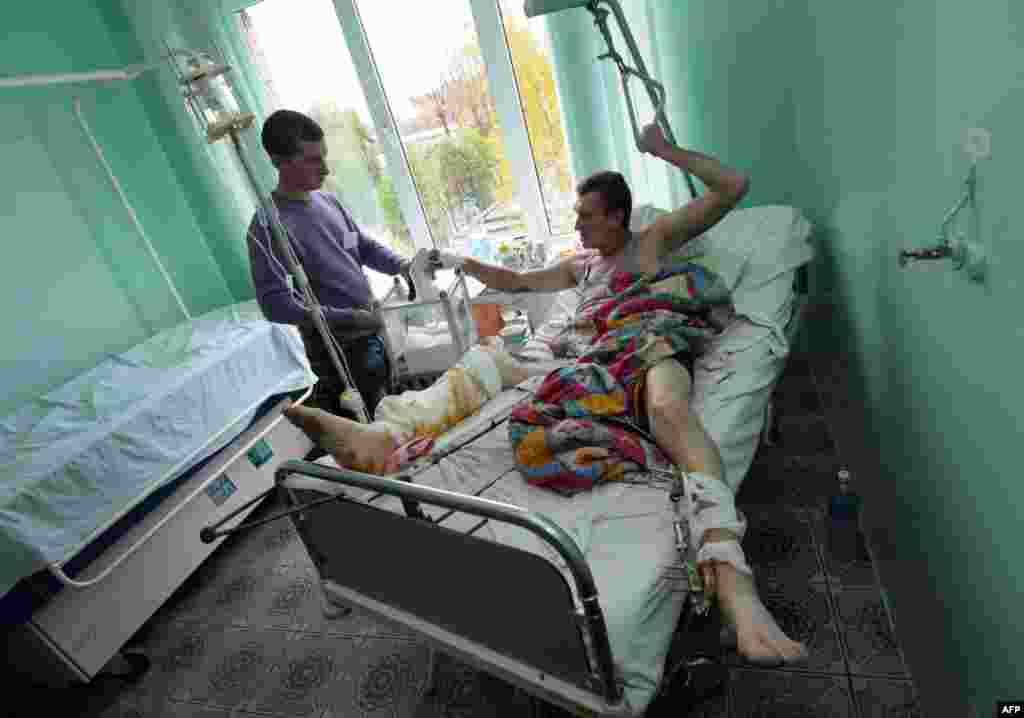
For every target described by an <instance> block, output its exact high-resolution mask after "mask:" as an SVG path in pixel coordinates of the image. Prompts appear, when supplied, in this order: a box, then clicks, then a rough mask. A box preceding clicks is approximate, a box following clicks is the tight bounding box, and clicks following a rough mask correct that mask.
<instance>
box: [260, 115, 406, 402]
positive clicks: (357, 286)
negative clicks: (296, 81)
mask: <svg viewBox="0 0 1024 718" xmlns="http://www.w3.org/2000/svg"><path fill="white" fill-rule="evenodd" d="M262 141H263V149H264V150H266V152H267V154H268V155H269V156H270V161H271V162H272V163H273V164H274V167H276V168H277V171H278V183H277V187H276V189H275V190H274V192H273V194H272V197H273V201H274V205H275V206H276V207H277V211H278V214H279V216H280V219H281V224H282V225H283V226H284V228H285V229H286V230H287V234H288V240H289V242H290V243H291V246H292V248H293V249H294V251H295V254H296V255H297V256H298V258H299V262H300V263H301V264H302V266H303V268H304V269H305V272H306V275H307V276H308V277H309V284H310V287H311V288H312V290H313V292H314V293H315V294H316V297H317V299H318V300H319V302H320V304H321V305H322V306H323V308H324V314H325V318H326V320H327V325H328V326H329V327H330V329H331V333H332V334H333V335H334V337H335V338H336V339H337V340H338V343H339V344H340V345H341V348H342V353H343V354H344V357H345V360H346V361H347V363H348V370H349V372H350V373H351V375H352V380H353V381H354V382H355V385H356V387H357V388H358V389H359V392H360V393H361V394H362V396H363V400H364V401H365V402H366V408H367V411H368V412H369V413H370V415H371V417H372V415H373V410H374V408H375V407H376V406H377V402H379V401H380V399H381V398H382V397H383V396H384V395H385V394H386V393H387V389H388V374H389V366H388V358H387V354H386V352H385V350H384V342H383V340H382V339H381V337H380V331H381V329H382V327H381V325H380V322H379V321H378V319H377V317H376V316H375V315H374V314H373V312H372V311H371V302H372V301H373V299H374V297H373V293H372V291H371V288H370V283H369V281H368V280H367V278H366V275H365V274H364V273H363V267H369V268H371V269H374V270H376V271H378V272H381V273H383V274H388V275H391V276H395V275H397V274H400V273H401V274H405V273H406V271H407V261H406V260H404V259H402V258H401V257H399V256H398V255H397V254H395V253H394V252H393V251H391V250H390V249H389V248H387V247H385V246H384V245H382V244H380V243H379V242H375V241H374V240H372V239H370V238H369V237H367V236H366V235H365V234H363V232H362V231H361V230H360V229H359V227H358V226H357V225H356V223H355V222H354V221H353V219H352V217H351V215H349V213H348V212H347V211H346V210H345V208H344V207H342V206H341V203H340V202H339V201H338V200H337V198H336V197H334V195H332V194H330V193H328V192H324V191H322V190H321V189H320V187H321V185H323V182H324V180H325V179H326V177H327V175H328V172H329V171H328V169H327V163H326V158H327V144H326V142H325V141H324V132H323V130H322V129H321V128H320V126H319V125H318V124H317V123H316V122H315V121H314V120H312V119H311V118H309V117H307V116H306V115H303V114H301V113H299V112H293V111H291V110H279V111H277V112H275V113H273V114H272V115H271V116H270V117H268V118H267V120H266V122H265V123H264V124H263V133H262ZM269 220H270V218H269V217H266V216H265V212H264V211H263V210H262V209H260V210H257V212H256V216H255V217H254V218H253V220H252V223H251V224H250V226H249V234H248V245H249V260H250V266H251V268H252V278H253V284H254V285H255V287H256V296H257V298H258V300H259V304H260V308H261V309H262V310H263V313H264V315H265V316H266V317H267V319H269V320H270V321H272V322H277V323H281V324H294V325H296V326H298V328H299V331H300V333H301V335H302V339H303V343H304V344H305V346H306V353H307V354H308V355H309V361H310V365H311V366H312V368H313V371H314V372H315V373H316V375H317V376H318V377H320V381H319V382H318V383H317V385H316V388H315V389H314V392H313V396H312V397H311V401H310V403H311V404H312V405H313V406H317V407H319V408H321V409H323V410H325V411H329V412H331V413H332V414H339V415H342V416H350V417H352V418H356V417H355V416H353V414H352V412H350V411H348V410H347V409H345V408H344V407H342V405H341V403H340V401H339V395H340V394H341V392H342V391H344V390H345V388H346V384H345V381H344V379H343V378H342V377H341V376H340V375H339V373H338V371H337V369H336V368H335V366H334V364H333V363H332V362H331V359H330V354H329V353H328V350H327V346H326V345H325V344H324V340H323V338H322V337H321V336H320V333H319V332H318V331H317V329H316V326H315V325H314V324H313V321H312V318H311V317H310V314H309V312H308V311H307V309H306V308H305V307H304V306H303V303H302V297H301V295H300V294H299V293H298V291H297V289H295V288H294V287H293V285H292V282H291V280H292V278H291V277H290V276H289V270H288V268H287V264H286V263H285V258H284V257H281V256H280V252H279V251H277V249H276V248H275V246H274V241H273V236H272V235H271V232H270V224H269Z"/></svg>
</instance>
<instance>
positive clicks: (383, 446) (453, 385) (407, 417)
mask: <svg viewBox="0 0 1024 718" xmlns="http://www.w3.org/2000/svg"><path fill="white" fill-rule="evenodd" d="M500 349H501V347H500V343H495V342H488V343H486V344H485V345H482V346H478V347H474V348H472V349H470V350H469V351H468V352H466V354H465V355H464V356H463V358H462V360H461V361H459V363H458V364H456V365H455V366H453V367H452V368H451V369H449V370H448V371H446V372H445V373H444V374H443V375H442V376H441V378H440V379H438V380H437V381H436V382H434V384H433V385H432V386H430V387H428V388H426V389H423V390H421V391H407V392H404V393H402V394H400V395H398V396H386V397H384V398H383V399H381V401H380V403H379V404H378V405H377V409H376V411H375V412H374V415H375V417H376V421H374V422H373V423H372V424H360V423H359V422H355V421H351V420H349V419H345V418H343V417H340V416H335V415H333V414H329V413H328V412H325V411H321V410H319V409H310V408H307V407H304V406H292V407H289V408H288V409H286V410H285V412H284V413H285V415H286V416H287V417H288V419H289V420H290V421H291V422H292V423H293V424H295V425H296V426H298V427H299V428H301V429H302V430H303V431H305V432H306V434H308V435H309V437H310V438H311V439H313V441H315V442H316V443H317V444H318V445H319V446H320V447H321V448H322V449H323V450H324V451H327V452H328V453H330V454H331V455H332V456H333V457H334V460H335V461H337V462H338V464H339V465H340V466H345V467H348V468H352V469H356V470H359V471H364V472H366V473H371V474H386V473H392V472H394V471H397V469H398V466H399V464H400V463H401V460H402V454H401V451H399V449H401V448H402V447H404V446H406V445H408V444H409V442H411V441H414V440H416V439H421V438H425V437H433V436H437V435H439V434H441V433H442V432H444V431H445V430H446V429H449V428H451V427H452V426H454V425H455V424H457V423H458V422H460V421H462V420H463V419H465V418H466V417H467V416H471V415H472V414H473V413H475V412H476V411H477V410H479V409H480V407H481V406H483V405H484V403H485V402H487V401H488V400H489V399H492V398H494V397H495V396H496V395H497V394H498V392H500V391H501V390H502V389H503V388H508V387H511V386H515V385H516V384H518V383H520V382H522V381H524V380H525V379H528V378H529V376H530V372H529V371H528V370H526V369H523V368H522V367H521V366H520V365H519V364H518V363H516V361H515V360H514V359H513V358H512V357H511V356H509V355H508V354H507V353H505V352H503V351H501V350H500Z"/></svg>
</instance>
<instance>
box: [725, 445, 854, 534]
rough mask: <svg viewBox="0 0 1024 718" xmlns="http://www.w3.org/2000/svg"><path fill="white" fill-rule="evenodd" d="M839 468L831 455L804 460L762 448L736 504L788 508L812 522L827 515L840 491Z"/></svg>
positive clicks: (827, 453) (838, 462)
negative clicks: (792, 508)
mask: <svg viewBox="0 0 1024 718" xmlns="http://www.w3.org/2000/svg"><path fill="white" fill-rule="evenodd" d="M840 468H842V462H841V460H840V459H839V457H838V456H836V455H835V454H834V453H832V452H826V453H821V454H815V455H811V456H802V455H796V454H793V453H792V452H788V451H774V450H771V449H767V448H764V447H762V448H761V449H758V453H757V455H756V456H755V457H754V463H753V465H752V466H751V467H750V473H749V474H748V475H747V478H746V479H745V480H744V481H743V484H742V485H741V486H740V490H739V493H738V494H737V496H736V501H737V502H738V503H739V504H740V505H744V504H747V505H752V504H777V503H781V504H786V505H788V506H792V507H796V508H798V509H799V513H800V515H801V516H802V517H804V518H807V519H809V518H811V517H813V516H817V515H820V514H822V513H823V512H824V509H825V506H826V505H827V502H828V498H829V497H830V496H831V495H832V494H834V493H835V491H836V490H837V487H838V482H837V478H836V476H837V474H838V472H839V469H840Z"/></svg>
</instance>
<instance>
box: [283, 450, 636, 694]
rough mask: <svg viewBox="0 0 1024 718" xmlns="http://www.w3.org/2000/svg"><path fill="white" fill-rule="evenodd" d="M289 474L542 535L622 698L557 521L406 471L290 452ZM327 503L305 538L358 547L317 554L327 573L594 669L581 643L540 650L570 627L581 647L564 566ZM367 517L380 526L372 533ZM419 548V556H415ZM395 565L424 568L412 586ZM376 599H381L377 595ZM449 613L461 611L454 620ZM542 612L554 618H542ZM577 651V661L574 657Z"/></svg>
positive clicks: (593, 595) (504, 641) (591, 589)
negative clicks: (293, 456) (377, 471)
mask: <svg viewBox="0 0 1024 718" xmlns="http://www.w3.org/2000/svg"><path fill="white" fill-rule="evenodd" d="M292 474H298V475H302V476H309V477H313V478H318V479H323V480H326V481H331V482H336V483H340V484H343V485H345V486H351V487H354V488H359V489H364V490H368V491H372V492H377V493H381V494H387V495H390V496H394V497H397V498H399V499H401V500H402V501H403V502H409V503H425V504H429V505H434V506H440V507H442V508H447V509H451V510H455V511H462V512H465V513H468V514H472V515H474V516H479V517H482V518H487V519H492V520H495V521H500V522H504V523H508V524H512V525H515V526H519V527H520V528H523V529H526V530H527V531H530V532H531V533H533V534H534V535H536V536H538V537H539V538H540V539H541V540H542V541H544V542H545V543H547V544H548V545H549V546H551V547H552V548H553V549H554V550H555V551H557V552H558V555H559V556H561V557H562V559H563V560H564V561H565V563H566V566H567V567H568V569H569V572H570V574H571V575H572V577H573V581H574V582H575V584H576V589H577V593H578V595H579V597H580V600H581V602H582V604H583V608H584V618H585V620H586V621H587V622H588V624H589V627H590V629H591V630H590V631H589V633H590V636H591V637H592V639H593V646H592V647H593V651H594V655H595V661H596V663H597V666H596V668H597V670H598V672H599V674H600V677H601V683H602V684H603V685H602V686H601V688H602V690H603V694H604V697H605V699H606V700H607V701H608V702H609V703H610V704H612V705H617V704H619V703H620V702H621V700H622V688H621V686H620V685H619V683H618V681H617V680H616V677H615V668H614V662H613V660H612V654H611V646H610V644H609V641H608V631H607V626H606V625H605V621H604V614H603V612H602V611H601V607H600V604H599V602H598V594H597V586H596V584H595V582H594V577H593V574H591V572H590V567H589V566H588V565H587V562H586V559H585V558H584V556H583V554H582V553H581V552H580V550H579V548H578V547H577V546H576V543H575V542H574V541H573V539H572V537H571V536H569V535H568V534H567V533H566V532H565V531H563V530H562V528H561V527H559V526H558V525H557V524H556V523H554V522H553V521H551V520H550V519H548V518H547V517H545V516H543V515H540V514H536V513H533V512H530V511H527V510H526V509H523V508H521V507H519V506H514V505H511V504H506V503H501V502H498V501H492V500H490V499H483V498H479V497H476V496H468V495H465V494H460V493H457V492H453V491H445V490H443V489H436V488H433V487H429V486H420V485H417V484H413V483H410V482H409V480H408V477H404V476H401V475H399V476H397V477H395V478H387V477H382V476H372V475H369V474H362V473H359V472H355V471H351V470H348V469H336V468H332V467H328V466H324V465H321V464H314V463H310V462H307V461H298V460H291V461H286V462H284V463H282V464H281V465H280V466H279V467H278V468H277V471H276V473H275V479H276V482H277V484H278V485H281V484H282V483H283V482H284V481H286V480H287V478H288V476H289V475H292ZM328 508H329V509H330V510H331V511H333V512H335V513H336V514H337V516H336V518H335V520H319V519H318V520H317V521H315V522H313V521H304V520H302V519H301V518H300V520H299V521H297V525H298V526H300V527H301V528H300V531H310V532H311V533H310V534H308V535H307V536H305V537H304V538H306V539H308V540H307V544H311V545H312V546H316V547H323V546H325V545H332V546H340V547H355V546H358V547H359V550H358V551H352V552H348V553H345V552H344V548H342V550H341V551H339V553H338V554H337V555H338V558H339V560H337V561H336V562H335V563H332V562H331V560H330V558H328V557H324V556H323V555H320V556H314V560H317V562H318V563H320V562H321V561H323V564H322V565H323V566H324V568H325V570H326V575H322V576H321V577H322V578H324V579H333V580H335V581H336V582H338V583H341V584H343V585H346V584H351V583H352V582H353V581H354V580H358V581H365V582H366V583H367V585H370V586H373V590H370V591H368V592H369V593H371V595H372V593H373V591H378V592H384V593H386V594H387V598H388V601H389V602H390V601H393V602H394V603H396V604H397V605H399V606H400V607H402V608H405V609H406V610H409V611H410V612H412V613H416V614H418V615H423V613H424V612H426V613H427V614H428V615H423V617H424V618H428V619H431V618H432V619H434V620H436V621H437V623H439V624H440V625H446V624H447V625H446V627H448V626H451V625H455V624H457V625H458V626H459V630H460V631H462V632H464V633H465V632H466V630H467V629H469V630H470V631H475V632H476V635H473V636H470V637H471V638H474V639H476V640H479V641H480V642H481V643H484V644H490V645H495V644H501V646H502V648H504V649H506V650H507V649H509V648H512V649H514V650H515V651H516V653H517V654H518V655H521V656H524V657H525V656H529V658H530V660H529V661H528V663H530V664H532V665H536V666H538V667H540V666H548V670H550V672H551V674H552V675H566V671H567V669H568V670H569V673H570V674H575V675H579V671H580V670H583V671H584V672H585V673H587V674H588V675H589V670H588V669H587V668H585V667H584V666H583V665H581V664H579V660H583V662H584V664H585V658H584V656H585V655H586V653H585V652H584V651H581V650H576V651H575V655H576V656H578V659H573V658H572V657H571V656H570V655H569V653H568V652H567V651H566V650H564V649H562V650H559V654H561V655H560V656H559V655H558V654H556V655H550V651H551V650H556V649H552V648H548V649H541V650H538V646H541V645H542V644H544V645H549V646H559V645H564V644H565V642H566V641H567V640H568V638H567V637H566V636H567V634H566V631H567V630H571V631H572V632H573V634H572V635H574V636H575V638H576V642H577V645H578V646H579V648H580V649H582V645H580V635H579V632H578V630H577V626H576V625H575V624H574V623H573V621H572V619H573V614H574V612H575V611H574V606H573V602H572V596H571V594H570V593H569V592H568V586H567V585H566V584H565V580H564V578H563V576H562V574H561V573H560V572H558V571H557V570H556V569H555V568H554V566H552V565H551V563H550V562H548V561H546V560H544V559H542V558H541V557H539V556H535V555H534V554H531V553H529V552H526V551H522V550H520V549H517V548H512V547H509V546H503V545H501V544H498V543H495V542H493V541H489V540H487V539H482V538H478V537H475V536H470V535H466V534H463V533H462V532H459V531H453V530H451V529H448V528H446V527H444V526H439V525H437V524H434V523H432V522H430V521H415V520H409V519H408V518H406V517H403V516H401V515H400V514H395V513H392V512H390V511H386V510H382V509H376V508H374V507H372V506H368V505H365V504H360V503H357V502H353V501H346V500H341V501H338V500H335V501H328V502H324V503H321V505H320V506H318V507H317V508H316V510H317V511H321V510H324V509H328ZM341 512H344V513H343V514H342V513H341ZM324 518H326V517H324ZM367 522H372V525H373V526H375V527H376V528H375V529H374V530H372V531H370V532H369V533H367ZM384 522H390V525H388V527H387V529H386V530H384V531H382V530H381V528H382V527H383V526H384ZM311 552H312V551H311ZM317 552H319V549H317ZM414 555H415V556H414ZM414 557H416V559H417V560H415V561H414V560H412V559H413V558H414ZM389 565H391V566H395V565H403V566H417V567H422V570H423V573H422V574H421V575H418V576H416V578H417V579H419V580H416V581H415V582H414V583H413V584H412V585H410V581H409V579H410V578H412V576H410V575H408V574H402V575H395V574H393V573H391V572H389V571H388V566H389ZM428 567H429V568H428ZM467 571H469V573H466V572H467ZM503 572H504V573H503ZM357 573H358V575H357ZM556 580H557V585H559V586H561V592H562V593H563V596H564V605H565V611H564V612H562V613H559V612H556V611H552V610H551V605H550V603H545V602H549V601H550V600H551V599H552V598H555V597H556V596H557V593H558V592H557V590H556V588H555V585H556V584H555V583H553V581H556ZM428 594H429V595H428ZM375 598H378V599H379V600H383V599H380V598H379V596H376V597H375ZM410 602H411V603H410ZM403 603H404V604H406V605H402V604H403ZM413 604H415V605H413ZM513 616H515V617H517V618H516V620H511V619H512V617H513ZM542 617H547V618H542ZM452 618H457V619H458V620H457V621H453V620H449V619H452ZM542 620H546V621H549V623H548V624H545V625H543V626H541V625H540V622H541V621H542ZM546 652H547V653H548V657H547V659H545V653H546ZM574 660H575V661H576V665H573V661H574Z"/></svg>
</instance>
